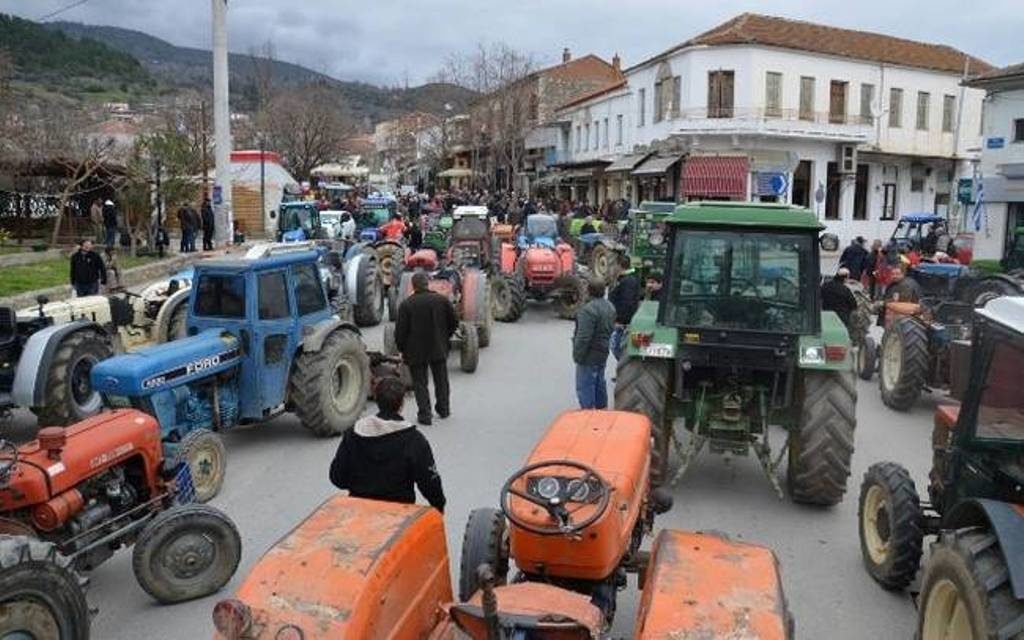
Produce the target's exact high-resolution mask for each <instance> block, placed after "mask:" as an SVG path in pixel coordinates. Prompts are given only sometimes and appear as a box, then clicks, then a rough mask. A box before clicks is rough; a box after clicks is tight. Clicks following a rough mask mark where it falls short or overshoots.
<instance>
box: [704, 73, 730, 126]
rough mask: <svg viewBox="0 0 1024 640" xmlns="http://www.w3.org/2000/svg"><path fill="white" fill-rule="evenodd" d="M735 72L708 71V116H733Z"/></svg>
mask: <svg viewBox="0 0 1024 640" xmlns="http://www.w3.org/2000/svg"><path fill="white" fill-rule="evenodd" d="M734 80H735V74H734V73H733V72H732V71H710V72H708V117H709V118H731V117H732V116H733V110H732V105H733V86H734Z"/></svg>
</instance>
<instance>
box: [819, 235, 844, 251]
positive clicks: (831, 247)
mask: <svg viewBox="0 0 1024 640" xmlns="http://www.w3.org/2000/svg"><path fill="white" fill-rule="evenodd" d="M818 245H819V246H820V247H821V249H822V251H838V250H839V236H837V235H836V234H834V233H823V234H821V237H820V238H818Z"/></svg>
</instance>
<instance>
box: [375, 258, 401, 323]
mask: <svg viewBox="0 0 1024 640" xmlns="http://www.w3.org/2000/svg"><path fill="white" fill-rule="evenodd" d="M377 259H378V261H379V262H380V270H381V281H382V282H383V285H384V287H383V288H384V297H385V299H386V300H387V305H388V320H390V321H391V322H395V321H396V320H398V291H397V290H396V287H397V286H398V284H399V283H400V282H401V280H402V270H403V268H402V265H403V263H404V262H405V249H403V248H402V247H401V246H400V245H397V244H390V243H385V244H382V245H380V246H379V247H377Z"/></svg>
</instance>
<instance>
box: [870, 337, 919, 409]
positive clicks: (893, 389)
mask: <svg viewBox="0 0 1024 640" xmlns="http://www.w3.org/2000/svg"><path fill="white" fill-rule="evenodd" d="M927 381H928V332H927V330H926V329H925V328H924V325H922V324H921V323H920V322H919V321H918V320H915V319H914V318H900V319H899V320H897V321H896V322H894V323H893V324H891V325H890V326H889V328H887V329H886V330H885V334H884V335H883V336H882V353H881V355H880V356H879V366H878V387H879V389H880V390H881V392H882V402H883V403H885V405H886V406H887V407H889V408H890V409H896V410H897V411H907V410H909V409H910V408H911V407H912V406H914V403H915V402H917V398H918V397H919V396H920V395H921V390H922V389H924V386H925V383H926V382H927Z"/></svg>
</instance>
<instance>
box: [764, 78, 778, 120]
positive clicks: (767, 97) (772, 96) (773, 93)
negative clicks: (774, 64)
mask: <svg viewBox="0 0 1024 640" xmlns="http://www.w3.org/2000/svg"><path fill="white" fill-rule="evenodd" d="M764 114H765V115H766V116H768V117H769V118H781V117H782V74H781V73H779V72H777V71H769V72H768V73H766V74H765V76H764Z"/></svg>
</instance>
